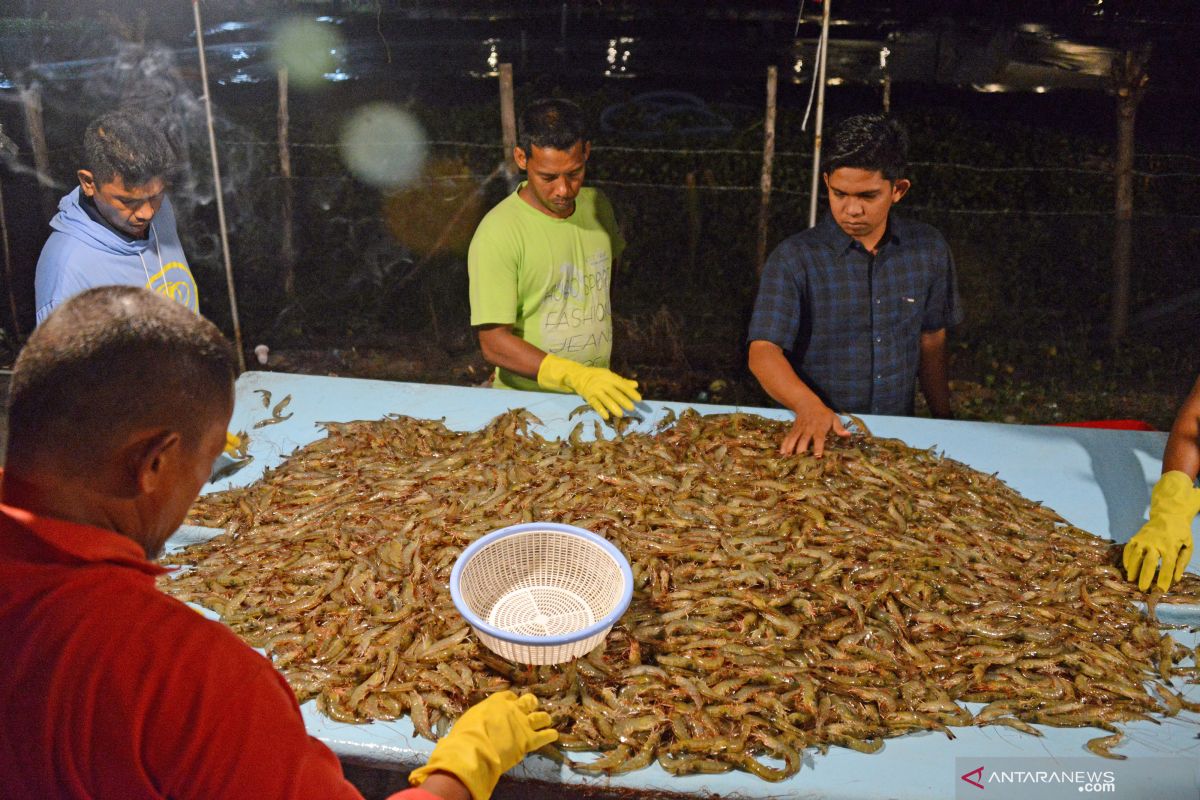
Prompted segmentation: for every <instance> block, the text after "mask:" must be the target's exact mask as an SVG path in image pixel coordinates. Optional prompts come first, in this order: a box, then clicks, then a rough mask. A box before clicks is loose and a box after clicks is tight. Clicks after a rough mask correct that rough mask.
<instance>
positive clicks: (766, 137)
mask: <svg viewBox="0 0 1200 800" xmlns="http://www.w3.org/2000/svg"><path fill="white" fill-rule="evenodd" d="M778 85H779V68H778V67H776V66H775V65H771V66H769V67H767V111H766V118H765V119H764V120H763V165H762V179H761V181H760V186H761V188H762V201H761V202H760V204H759V207H758V253H757V257H756V258H755V261H754V264H755V272H756V273H757V274H759V275H761V274H762V269H763V264H764V263H765V262H766V260H767V227H768V225H769V222H770V217H771V172H772V169H773V168H774V165H775V90H776V88H777V87H778Z"/></svg>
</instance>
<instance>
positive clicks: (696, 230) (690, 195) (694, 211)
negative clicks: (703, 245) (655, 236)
mask: <svg viewBox="0 0 1200 800" xmlns="http://www.w3.org/2000/svg"><path fill="white" fill-rule="evenodd" d="M683 185H684V190H685V191H686V193H687V195H686V196H687V216H688V275H689V276H690V275H695V274H696V256H697V255H698V254H699V252H700V195H699V193H698V192H697V191H696V172H695V170H693V171H691V172H689V173H688V174H687V175H686V176H685V177H684V179H683ZM663 272H664V273H666V270H663Z"/></svg>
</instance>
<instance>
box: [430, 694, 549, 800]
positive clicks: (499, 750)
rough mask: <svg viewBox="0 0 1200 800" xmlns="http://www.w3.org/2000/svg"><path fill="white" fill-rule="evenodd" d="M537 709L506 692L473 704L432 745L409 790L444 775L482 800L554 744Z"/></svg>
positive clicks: (532, 701)
mask: <svg viewBox="0 0 1200 800" xmlns="http://www.w3.org/2000/svg"><path fill="white" fill-rule="evenodd" d="M537 708H538V699H537V698H536V697H534V696H533V695H531V694H524V695H521V696H520V697H517V696H516V695H515V694H513V693H512V692H509V691H504V692H497V693H496V694H494V695H492V696H491V697H489V698H488V699H486V700H484V701H482V702H480V703H476V704H475V705H473V706H471V707H470V708H468V709H467V712H466V713H465V714H463V715H462V716H461V717H459V718H458V722H455V723H454V727H453V728H451V729H450V733H449V734H447V735H446V736H444V737H443V738H442V739H441V740H440V741H439V742H438V743H437V746H436V747H434V748H433V753H432V754H431V755H430V756H429V761H428V762H427V763H426V764H425V766H423V767H420V768H418V769H415V770H413V771H412V773H411V774H410V775H409V776H408V782H409V784H411V785H412V786H420V785H421V784H422V783H424V782H425V779H426V778H428V777H429V776H430V775H432V774H433V773H435V772H448V773H450V774H451V775H453V776H454V777H456V778H458V779H459V780H460V781H461V782H462V783H463V785H464V786H466V787H467V789H468V791H470V792H471V797H472V799H473V800H487V798H489V797H491V796H492V790H493V789H495V788H496V783H497V782H499V780H500V776H501V775H503V774H504V773H505V772H508V771H509V770H510V769H512V768H513V767H515V766H516V765H517V764H519V763H521V760H522V759H523V758H525V756H526V754H528V753H532V752H533V751H534V750H537V749H538V748H539V747H543V746H545V745H548V744H550V743H551V742H553V741H554V740H556V739H557V738H558V731H556V730H554V728H551V727H550V715H549V714H547V713H546V712H545V711H538V710H537Z"/></svg>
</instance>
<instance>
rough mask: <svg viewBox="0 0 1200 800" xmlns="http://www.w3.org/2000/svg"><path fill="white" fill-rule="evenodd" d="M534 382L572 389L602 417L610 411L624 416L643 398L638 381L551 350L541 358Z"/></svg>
mask: <svg viewBox="0 0 1200 800" xmlns="http://www.w3.org/2000/svg"><path fill="white" fill-rule="evenodd" d="M537 382H538V385H539V386H541V387H542V388H543V389H555V390H559V391H562V390H567V391H571V392H575V394H577V395H579V396H580V397H582V398H583V399H584V400H586V401H587V402H588V405H590V406H591V407H592V408H594V409H596V413H597V414H599V415H600V416H601V417H603V418H604V419H608V416H609V414H615V415H616V416H618V417H623V416H625V412H626V411H632V410H633V404H634V403H637V402H639V401H640V400H641V399H642V396H641V395H640V394H639V393H638V390H637V381H631V380H629V379H628V378H622V377H621V376H620V375H618V374H617V373H615V372H613V371H612V370H610V369H605V368H604V367H588V366H584V365H583V364H579V363H576V362H574V361H571V360H570V359H566V358H561V357H559V356H556V355H551V354H547V355H546V357H545V358H544V359H542V364H541V366H540V367H538V374H537Z"/></svg>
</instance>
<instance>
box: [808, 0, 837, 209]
mask: <svg viewBox="0 0 1200 800" xmlns="http://www.w3.org/2000/svg"><path fill="white" fill-rule="evenodd" d="M831 4H832V0H823V2H822V3H821V7H822V12H821V42H820V46H819V47H818V48H817V52H818V55H817V121H816V127H815V129H814V132H813V166H812V190H811V196H810V197H809V199H808V227H810V228H811V227H813V226H814V225H816V224H817V197H818V191H819V189H820V187H821V131H822V128H823V127H824V125H825V64H826V62H827V61H828V55H829V6H830V5H831Z"/></svg>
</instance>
